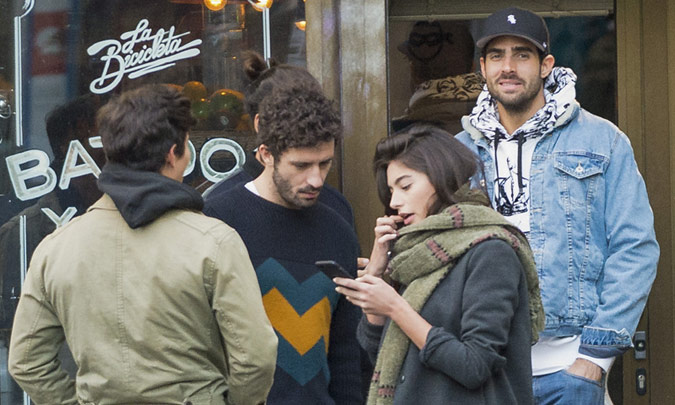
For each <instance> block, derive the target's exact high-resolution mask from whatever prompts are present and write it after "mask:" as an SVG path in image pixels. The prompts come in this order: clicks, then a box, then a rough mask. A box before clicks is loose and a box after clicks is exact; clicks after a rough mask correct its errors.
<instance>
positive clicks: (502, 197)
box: [493, 138, 537, 234]
mask: <svg viewBox="0 0 675 405" xmlns="http://www.w3.org/2000/svg"><path fill="white" fill-rule="evenodd" d="M536 144H537V139H536V138H535V139H533V138H525V139H524V140H523V143H522V145H521V149H520V150H518V149H519V148H518V140H517V139H514V138H511V139H509V140H503V139H502V140H501V141H500V142H499V143H498V145H497V153H495V158H496V160H495V184H494V207H495V209H496V210H497V212H499V213H500V214H502V215H504V217H506V219H507V220H509V222H511V223H512V224H514V225H515V226H517V227H518V228H519V229H520V230H521V231H523V232H524V233H525V234H527V233H528V232H529V231H530V215H529V211H530V186H529V185H530V166H532V154H533V153H534V147H535V146H536ZM493 153H494V150H493ZM519 159H520V165H519V164H518V160H519Z"/></svg>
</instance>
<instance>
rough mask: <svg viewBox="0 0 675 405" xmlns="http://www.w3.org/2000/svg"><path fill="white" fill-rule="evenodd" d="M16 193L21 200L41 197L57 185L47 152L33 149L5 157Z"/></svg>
mask: <svg viewBox="0 0 675 405" xmlns="http://www.w3.org/2000/svg"><path fill="white" fill-rule="evenodd" d="M5 162H6V164H7V171H8V172H9V178H10V180H11V181H12V186H13V187H14V194H16V197H17V198H18V199H19V200H21V201H27V200H32V199H33V198H38V197H41V196H43V195H45V194H47V193H49V192H50V191H52V190H54V187H56V173H55V172H54V170H53V169H52V168H51V167H49V156H48V155H47V153H45V152H43V151H41V150H37V149H31V150H27V151H25V152H21V153H17V154H15V155H12V156H8V157H7V158H5Z"/></svg>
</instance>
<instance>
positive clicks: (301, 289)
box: [256, 257, 339, 315]
mask: <svg viewBox="0 0 675 405" xmlns="http://www.w3.org/2000/svg"><path fill="white" fill-rule="evenodd" d="M256 273H257V274H258V282H259V283H260V292H261V293H262V295H265V294H267V293H268V292H269V291H270V290H271V289H272V288H275V287H276V288H277V289H278V290H279V292H281V294H282V295H283V296H284V297H285V298H286V299H287V300H288V303H289V304H291V305H292V306H293V308H294V309H295V310H296V312H297V313H298V314H300V315H302V314H304V313H305V312H307V310H308V309H310V308H311V307H312V306H314V305H315V304H316V303H317V302H319V301H320V300H321V299H322V298H323V297H328V300H329V301H330V306H331V310H334V309H335V305H336V304H337V300H338V298H339V295H338V294H337V293H333V294H328V295H326V283H330V284H329V289H330V290H332V289H333V288H334V285H333V282H332V281H331V280H330V279H329V278H328V277H326V275H325V274H323V273H321V272H319V271H317V273H316V274H314V275H313V276H311V277H310V278H308V279H307V280H305V281H304V282H302V283H298V282H297V280H296V279H295V278H293V276H292V275H291V274H289V272H288V270H286V268H285V267H284V266H283V265H282V264H281V263H279V262H278V261H276V260H275V259H274V258H272V257H270V258H268V259H267V260H265V261H264V262H263V263H262V264H261V265H260V266H258V268H256Z"/></svg>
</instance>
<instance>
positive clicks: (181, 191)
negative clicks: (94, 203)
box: [98, 162, 204, 229]
mask: <svg viewBox="0 0 675 405" xmlns="http://www.w3.org/2000/svg"><path fill="white" fill-rule="evenodd" d="M98 188H99V190H101V191H102V192H104V193H106V194H108V195H109V196H110V198H111V199H112V200H113V202H114V203H115V206H116V207H117V209H118V210H119V211H120V214H122V217H123V218H124V220H125V221H126V222H127V224H128V225H129V227H131V228H133V229H135V228H138V227H141V226H143V225H147V224H149V223H150V222H152V221H154V220H155V219H157V218H159V217H160V216H162V215H163V214H164V213H165V212H167V211H169V210H173V209H188V210H194V211H201V209H202V208H203V206H204V200H203V199H202V197H201V195H199V193H198V192H197V191H196V190H194V189H193V188H192V187H190V186H188V185H185V184H183V183H180V182H178V181H176V180H173V179H170V178H168V177H166V176H164V175H161V174H159V173H155V172H149V171H143V170H134V169H130V168H128V167H126V166H123V165H120V164H118V163H110V162H109V163H106V165H105V166H104V167H103V170H102V171H101V175H100V176H99V178H98Z"/></svg>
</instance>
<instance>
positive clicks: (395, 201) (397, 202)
mask: <svg viewBox="0 0 675 405" xmlns="http://www.w3.org/2000/svg"><path fill="white" fill-rule="evenodd" d="M401 206H403V202H402V201H401V197H400V195H399V193H398V192H396V191H392V192H391V200H389V207H391V209H393V210H397V211H398V210H399V208H401Z"/></svg>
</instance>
